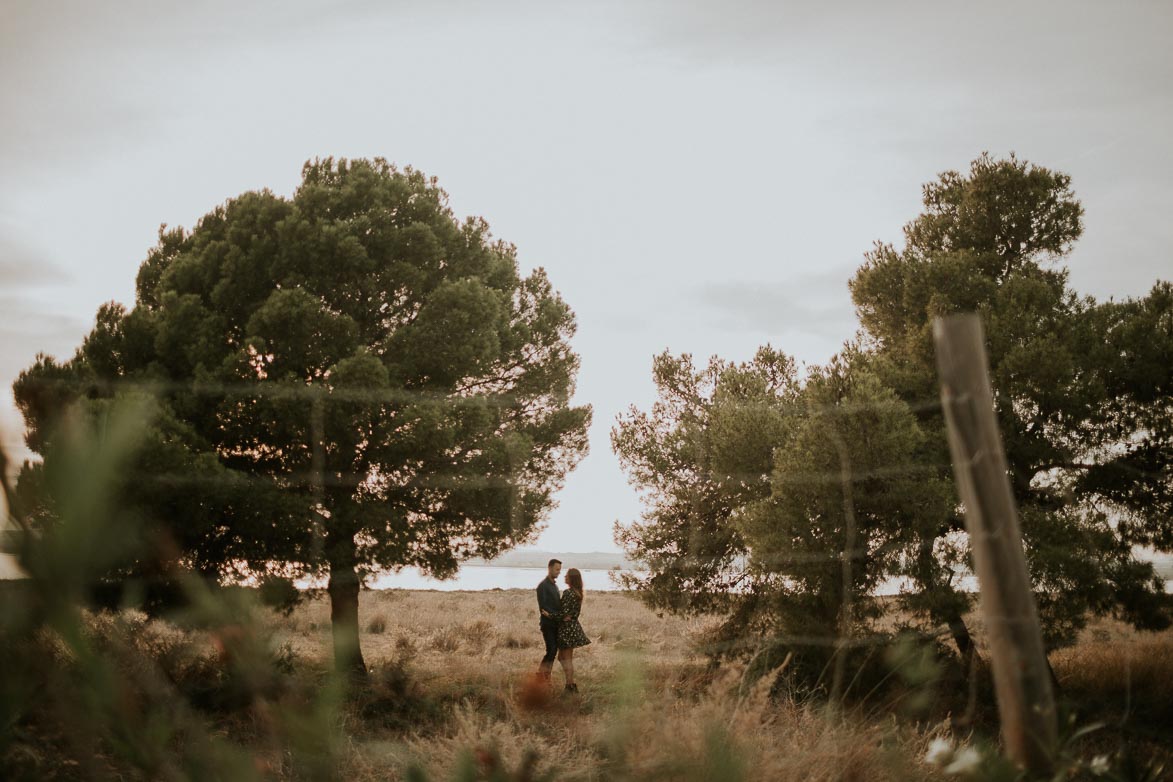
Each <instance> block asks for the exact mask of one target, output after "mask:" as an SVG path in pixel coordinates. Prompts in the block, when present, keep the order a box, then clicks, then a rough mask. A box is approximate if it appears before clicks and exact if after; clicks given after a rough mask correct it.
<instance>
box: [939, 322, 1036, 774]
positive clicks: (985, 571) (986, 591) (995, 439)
mask: <svg viewBox="0 0 1173 782" xmlns="http://www.w3.org/2000/svg"><path fill="white" fill-rule="evenodd" d="M933 340H934V342H935V344H936V350H937V370H938V373H939V376H940V382H941V404H942V406H943V407H944V410H945V422H946V426H947V429H948V434H949V451H950V454H951V455H952V457H953V473H954V476H955V477H956V479H957V489H958V493H959V495H960V497H961V501H962V503H963V504H964V506H965V525H966V528H967V529H968V530H969V539H970V547H971V549H972V551H973V562H974V568H975V569H976V570H977V577H978V584H979V587H980V604H981V612H982V617H983V619H984V621H985V625H986V632H987V635H988V637H989V642H990V661H991V666H992V669H993V674H994V691H995V694H996V695H997V697H998V713H999V716H1000V718H1001V723H1002V738H1003V741H1004V742H1005V745H1006V753H1007V755H1008V756H1009V757H1010V759H1011V760H1013V761H1015V762H1017V763H1020V764H1022V765H1024V766H1026V767H1027V768H1028V769H1030V770H1031V771H1034V772H1038V773H1047V772H1050V771H1051V770H1052V767H1053V764H1054V758H1055V752H1056V749H1057V744H1058V726H1057V725H1056V716H1055V700H1054V694H1053V693H1052V691H1051V676H1050V672H1049V669H1048V667H1047V659H1046V651H1045V649H1044V648H1043V637H1042V631H1041V630H1040V628H1039V616H1038V609H1037V608H1036V606H1035V600H1034V594H1033V593H1032V590H1031V583H1030V576H1029V575H1028V574H1027V570H1026V557H1025V555H1024V553H1023V549H1022V538H1021V536H1020V534H1019V526H1018V510H1017V507H1016V506H1015V503H1014V496H1013V494H1012V493H1011V489H1010V478H1009V474H1008V468H1007V465H1006V455H1005V453H1004V452H1003V450H1002V438H1001V435H1000V434H999V430H998V422H997V418H996V416H995V413H994V399H993V395H992V394H991V392H990V379H989V371H988V362H987V359H986V349H985V343H984V337H983V332H982V324H981V320H980V319H979V318H978V316H977V315H972V314H967V315H953V316H950V317H947V318H938V319H937V320H935V321H934V323H933Z"/></svg>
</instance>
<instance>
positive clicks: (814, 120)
mask: <svg viewBox="0 0 1173 782" xmlns="http://www.w3.org/2000/svg"><path fill="white" fill-rule="evenodd" d="M1170 40H1173V4H1171V3H1169V2H1167V0H1153V1H1152V2H1141V1H1139V0H1120V1H1119V2H1112V3H1109V2H1086V1H1084V2H1079V1H1078V0H1062V1H1061V2H1025V1H1024V0H1017V1H1016V2H980V3H976V2H947V1H945V0H932V1H931V2H928V1H926V2H921V1H920V0H916V1H912V0H893V1H892V2H884V3H877V2H871V0H866V1H865V0H859V1H856V2H842V3H835V2H830V1H822V0H820V1H818V2H784V1H783V0H775V1H774V2H758V1H756V0H722V1H721V2H716V0H712V1H711V2H699V1H697V0H625V1H624V2H607V1H606V0H596V1H595V2H589V3H582V2H580V3H563V2H556V1H555V0H544V1H542V2H516V1H515V0H500V1H495V0H479V1H478V2H454V1H447V0H430V1H429V2H422V1H421V2H405V1H402V0H400V1H393V0H388V1H386V2H375V0H370V1H369V2H361V1H358V0H356V1H353V2H333V3H326V2H314V1H313V0H279V1H274V2H251V3H250V2H243V0H212V1H210V2H196V1H195V0H186V2H182V3H180V2H174V3H172V2H160V1H159V0H142V1H141V2H139V1H130V2H105V3H91V2H55V1H54V0H27V1H26V0H0V381H3V382H2V386H3V396H2V397H0V435H2V437H3V442H4V446H5V447H6V448H7V449H8V450H9V451H10V452H12V453H16V454H17V455H23V454H24V453H25V452H24V449H23V446H22V444H21V430H20V419H19V416H18V415H17V413H16V412H15V409H14V408H13V405H12V398H11V383H12V380H13V379H14V378H15V376H16V374H17V373H18V372H19V371H20V370H21V369H22V368H24V367H26V366H28V365H29V363H31V361H32V360H33V357H34V355H35V354H36V353H37V352H46V353H49V354H52V355H56V356H58V357H61V358H67V357H68V356H69V355H71V354H72V352H73V350H74V348H75V347H76V346H77V345H78V344H79V343H80V341H81V338H82V336H83V335H84V334H85V333H86V332H87V331H88V329H89V327H90V325H91V323H92V319H93V316H94V312H95V311H96V309H97V307H98V305H100V304H101V303H103V302H105V301H109V300H112V299H114V300H118V301H121V302H124V303H127V304H128V305H129V304H132V303H133V283H134V276H135V272H136V270H137V268H138V265H139V263H140V262H141V261H142V260H143V258H144V257H145V256H146V253H147V250H148V248H149V247H150V246H151V245H152V244H153V243H154V241H155V238H156V234H157V231H158V227H159V225H160V223H167V224H168V225H172V226H175V225H183V226H189V227H190V226H191V225H193V224H194V223H195V221H196V220H197V219H198V218H199V217H200V216H201V215H203V214H204V213H206V212H207V211H208V210H209V209H210V208H211V207H213V206H214V205H216V204H218V203H220V202H222V201H223V200H225V199H226V198H229V197H232V196H235V195H238V194H239V193H241V192H243V191H246V190H251V189H258V188H263V187H268V188H270V189H272V190H273V191H275V192H277V193H280V194H290V193H291V192H292V190H293V189H294V187H295V186H296V184H297V181H298V177H299V174H300V169H301V165H302V163H303V162H304V161H305V160H307V159H309V158H312V157H316V156H325V155H334V156H344V157H360V156H382V157H386V158H388V159H389V160H392V161H395V162H397V163H400V164H410V165H413V166H415V167H417V168H420V169H422V170H424V171H425V172H427V173H428V174H431V175H435V176H437V177H439V180H440V183H441V185H442V186H444V187H445V189H446V190H447V191H448V192H449V193H450V195H451V205H452V207H453V209H454V210H455V211H456V212H457V214H458V215H462V216H463V215H481V216H483V217H485V218H486V219H487V220H488V221H489V224H490V225H491V226H492V227H493V231H494V233H495V235H497V236H498V237H500V238H503V239H506V240H508V241H511V242H513V243H515V244H516V245H517V246H518V248H519V253H520V259H521V263H522V265H523V267H524V268H525V269H526V270H528V269H529V268H532V267H535V266H544V267H545V268H546V269H547V270H548V271H549V274H550V277H551V279H552V280H553V281H554V284H555V285H556V287H557V288H558V289H559V290H560V291H561V292H562V294H563V296H564V297H565V298H566V299H567V301H568V302H569V303H570V304H571V306H572V307H573V308H574V310H575V311H576V313H577V314H578V319H579V334H578V337H577V340H576V347H577V349H578V350H579V352H580V353H581V355H582V374H581V376H580V379H579V386H578V398H579V400H580V401H582V402H589V403H591V404H592V405H594V409H595V423H594V427H593V429H592V431H591V449H592V452H591V455H590V456H589V457H588V458H587V460H586V461H585V462H584V463H583V464H582V465H581V467H580V468H579V469H578V471H577V472H576V473H575V474H574V475H573V476H572V477H571V478H570V480H569V482H568V485H567V487H566V489H565V491H564V492H563V493H562V495H561V497H560V500H561V506H560V507H559V509H558V510H557V511H555V513H554V514H553V516H552V517H551V519H550V523H549V526H548V528H547V530H546V531H545V533H544V534H543V535H542V537H541V539H540V540H539V545H540V546H541V547H543V548H547V549H557V550H578V551H587V550H612V549H614V548H615V546H614V543H613V542H612V540H611V525H612V523H613V522H614V521H615V520H616V519H619V520H624V521H628V520H631V519H633V518H635V517H636V516H637V514H638V512H639V504H638V501H637V498H636V496H635V494H634V493H633V491H632V490H631V489H630V488H629V487H628V486H627V484H626V481H625V479H624V477H623V474H622V473H621V471H620V470H619V467H618V464H617V463H616V460H615V458H614V456H613V455H612V454H611V452H610V447H609V443H608V432H609V430H610V428H611V426H612V425H613V423H614V420H615V416H616V415H617V414H618V413H620V412H621V411H622V410H624V409H625V408H626V407H627V406H628V405H629V404H632V403H634V404H637V405H640V406H646V405H647V404H648V403H650V401H651V399H652V393H653V389H652V385H651V382H650V373H649V370H650V366H651V359H652V356H653V355H654V354H656V353H658V352H660V351H662V350H664V349H669V350H672V351H673V352H678V353H679V352H689V353H692V354H694V355H695V356H697V357H698V358H704V357H707V356H708V355H710V354H714V353H716V354H720V355H722V356H724V357H727V358H731V359H744V358H748V357H749V356H750V355H751V354H752V353H753V351H754V349H755V348H756V347H757V346H758V345H760V344H763V343H765V342H770V343H772V344H774V345H775V346H777V347H779V348H781V349H783V350H785V351H787V352H789V353H791V354H793V355H795V356H796V357H797V358H799V359H800V360H801V361H804V362H808V363H817V362H822V361H825V360H826V359H827V358H828V357H829V356H830V355H831V354H832V353H834V352H835V351H836V350H837V349H838V347H839V346H840V344H841V343H842V342H843V340H845V339H847V338H848V337H850V335H851V334H852V332H853V331H854V329H855V328H856V321H855V317H854V315H853V312H852V307H851V302H850V299H849V296H848V292H847V287H846V281H847V279H848V277H849V276H850V274H851V273H852V271H853V270H854V268H855V267H856V266H857V265H858V264H859V263H860V261H861V258H862V254H863V253H864V252H865V251H866V250H867V249H868V248H869V247H870V246H871V245H872V243H873V241H875V240H877V239H879V240H884V241H893V242H897V243H899V240H900V228H901V226H902V225H903V224H904V223H905V222H907V221H908V220H910V219H912V218H913V217H914V216H915V215H916V214H917V212H918V208H919V205H920V200H919V199H920V191H921V185H922V184H923V183H924V182H926V181H928V180H930V179H932V178H934V177H935V175H936V174H937V173H938V172H941V171H944V170H947V169H960V170H964V169H965V168H966V167H967V166H968V164H969V161H971V160H972V159H973V158H975V157H977V156H978V155H979V154H980V153H981V152H982V151H983V150H988V151H989V152H991V153H992V154H994V155H997V156H1005V155H1007V154H1008V153H1009V152H1011V151H1014V152H1016V153H1017V155H1018V156H1019V158H1022V159H1026V160H1029V161H1031V162H1034V163H1037V164H1040V165H1044V166H1048V167H1051V168H1056V169H1059V170H1062V171H1065V172H1067V173H1069V174H1071V176H1072V177H1073V180H1074V181H1073V184H1074V188H1075V190H1076V193H1077V194H1078V196H1079V197H1080V198H1081V199H1082V201H1083V203H1084V206H1085V208H1086V210H1087V216H1086V232H1085V236H1084V238H1083V240H1082V241H1081V242H1080V244H1079V245H1078V247H1077V248H1076V250H1075V252H1074V253H1073V254H1072V256H1071V258H1070V267H1071V278H1072V282H1073V284H1074V286H1075V287H1076V288H1077V289H1078V290H1079V291H1081V292H1083V293H1090V294H1093V295H1095V296H1097V297H1103V298H1106V297H1109V296H1113V297H1117V298H1120V297H1125V296H1136V295H1142V294H1144V293H1146V292H1147V291H1148V289H1149V288H1150V287H1151V286H1152V283H1153V282H1154V281H1155V280H1156V279H1157V278H1159V277H1162V278H1165V279H1168V278H1169V277H1170V276H1173V260H1171V258H1173V256H1171V248H1173V219H1170V215H1171V214H1173V184H1171V183H1173V151H1171V149H1170V146H1169V143H1170V142H1169V140H1170V139H1173V89H1171V87H1170V85H1173V56H1171V55H1170V53H1169V52H1170V47H1169V41H1170Z"/></svg>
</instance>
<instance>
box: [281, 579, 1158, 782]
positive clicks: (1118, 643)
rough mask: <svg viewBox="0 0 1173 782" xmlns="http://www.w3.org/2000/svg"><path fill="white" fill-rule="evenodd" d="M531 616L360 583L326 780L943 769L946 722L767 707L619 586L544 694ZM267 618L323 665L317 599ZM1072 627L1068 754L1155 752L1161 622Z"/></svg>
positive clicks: (812, 776)
mask: <svg viewBox="0 0 1173 782" xmlns="http://www.w3.org/2000/svg"><path fill="white" fill-rule="evenodd" d="M534 614H535V607H534V597H533V594H532V592H530V591H528V590H511V591H491V592H415V591H378V592H364V593H363V595H362V601H361V606H360V620H361V627H362V643H363V649H364V653H365V655H366V659H367V662H368V665H369V666H370V667H371V668H372V669H373V670H374V671H375V675H374V682H375V689H376V691H378V690H380V688H382V690H383V691H384V692H386V693H387V697H386V698H384V699H382V700H378V701H376V702H375V703H372V704H371V705H370V707H369V708H363V707H361V706H360V707H357V708H353V709H348V710H346V711H345V712H344V714H345V715H346V716H345V717H344V720H345V725H343V731H342V735H344V736H345V737H346V746H345V747H342V748H340V753H339V755H340V757H341V762H342V764H343V765H344V766H345V769H344V773H343V775H342V776H343V777H344V778H347V779H351V780H355V781H356V782H357V781H359V780H376V779H400V778H404V775H405V774H406V773H407V770H408V769H409V768H410V767H412V766H416V767H418V768H421V769H423V770H424V771H425V774H426V778H427V779H432V780H447V779H450V778H453V777H454V774H456V773H457V771H458V768H457V766H458V764H460V763H461V760H462V758H466V757H467V756H468V755H469V753H473V756H474V757H475V756H477V753H479V754H480V756H481V757H482V758H485V757H488V755H487V753H489V752H493V751H495V752H497V753H499V756H500V758H501V761H502V765H503V766H504V767H505V768H507V769H512V768H516V767H518V766H520V764H522V762H523V758H524V757H525V756H526V755H527V753H530V752H533V753H536V770H537V771H539V772H543V773H548V774H550V775H552V778H554V779H559V780H606V779H694V780H702V779H769V780H790V779H793V780H800V779H801V780H859V781H861V782H862V781H864V780H917V779H934V778H947V777H946V776H945V775H944V774H943V772H942V771H941V770H940V769H938V768H935V767H932V766H930V765H929V764H927V763H926V762H925V760H924V758H925V754H926V751H927V749H928V747H929V745H930V743H931V742H932V741H933V739H935V738H940V737H948V738H950V739H951V740H955V741H961V742H964V741H966V739H967V737H966V736H955V735H951V733H950V728H949V727H948V721H940V722H933V721H930V722H920V723H915V722H913V721H910V720H901V719H897V718H895V717H893V716H892V715H890V714H879V713H877V712H875V711H872V712H855V711H849V712H848V713H846V714H842V713H841V714H839V715H836V716H830V715H828V714H827V712H826V711H825V710H824V709H823V708H822V707H821V706H817V705H815V704H801V703H793V702H788V701H785V700H783V701H782V702H778V701H773V702H771V701H770V700H769V699H768V698H767V697H766V692H765V691H764V689H763V688H761V687H756V688H750V689H749V690H748V691H746V690H745V689H744V688H739V673H740V672H739V671H738V670H736V669H730V670H727V671H723V672H722V673H720V674H718V675H717V676H715V677H713V676H709V675H707V674H706V671H705V665H704V660H703V658H701V657H700V656H699V655H697V654H696V653H695V652H694V649H693V647H694V643H695V641H696V639H697V637H698V635H699V634H700V633H701V632H703V631H704V629H705V628H706V624H705V623H704V622H703V621H698V620H685V619H681V618H678V617H672V616H658V615H657V614H655V613H654V612H652V611H650V610H648V609H647V608H646V607H644V606H643V605H642V604H641V603H639V602H638V601H637V600H635V599H633V598H631V597H629V596H627V595H624V594H621V593H602V592H595V593H589V594H588V596H587V602H586V603H585V605H584V608H583V614H582V623H583V626H584V628H585V629H586V631H587V633H588V635H589V636H590V637H591V639H592V641H593V643H592V644H591V645H590V646H588V647H586V648H585V649H584V650H580V653H579V657H578V659H577V665H576V671H577V677H576V678H577V680H578V682H579V688H580V690H581V693H580V695H579V696H578V697H570V698H566V697H563V696H562V695H561V694H560V693H559V692H558V691H559V690H560V689H561V672H560V670H559V669H557V668H556V669H555V685H556V688H555V692H554V693H553V694H552V695H551V694H548V692H547V691H545V690H542V689H541V688H538V689H535V688H534V686H533V684H532V681H531V679H530V675H531V673H532V672H533V671H534V669H535V668H536V665H537V661H538V659H539V658H540V656H541V654H542V648H541V637H540V634H539V633H538V630H537V621H536V618H535V616H534ZM267 621H269V622H271V625H270V627H269V628H268V629H269V630H270V631H271V632H272V634H273V638H274V642H275V643H277V644H288V646H289V647H290V648H291V649H292V651H293V653H294V656H295V658H296V659H297V660H298V664H299V665H305V666H308V667H309V668H311V669H324V668H326V667H327V666H328V664H329V655H330V626H329V608H328V605H327V603H326V602H325V601H324V600H321V599H318V600H314V601H310V602H308V603H305V604H303V605H302V606H300V607H299V608H298V609H297V610H296V611H295V612H294V613H293V614H292V615H291V616H289V617H280V616H276V615H273V616H272V617H271V618H270V619H268V620H267ZM1085 635H1086V638H1085V639H1084V641H1083V642H1082V643H1081V644H1080V645H1078V646H1076V647H1073V648H1072V649H1068V650H1065V651H1063V652H1060V653H1057V654H1056V656H1055V657H1054V659H1053V663H1054V666H1055V670H1056V673H1057V676H1058V678H1059V680H1060V682H1061V683H1062V684H1063V686H1064V691H1065V693H1066V694H1069V695H1072V696H1075V697H1078V698H1080V699H1081V700H1086V701H1087V702H1088V703H1089V704H1091V706H1092V707H1093V710H1094V712H1095V714H1093V715H1090V716H1085V715H1080V717H1079V719H1080V724H1086V722H1088V721H1090V719H1092V717H1095V718H1096V719H1108V720H1110V721H1112V724H1111V725H1110V726H1109V728H1110V729H1109V730H1106V731H1100V732H1099V736H1098V737H1095V736H1093V737H1089V738H1087V739H1084V740H1082V743H1081V744H1080V746H1079V747H1076V748H1074V750H1073V751H1074V752H1075V753H1076V754H1088V753H1093V752H1096V753H1101V752H1102V753H1111V752H1112V751H1113V750H1114V749H1118V748H1119V746H1120V742H1121V741H1122V740H1125V739H1127V738H1128V737H1129V736H1130V735H1131V734H1130V732H1129V731H1130V730H1131V726H1133V725H1137V723H1138V720H1140V726H1141V727H1140V731H1141V732H1140V734H1138V735H1139V736H1140V738H1139V741H1140V746H1141V747H1142V749H1143V750H1144V751H1145V752H1150V751H1158V752H1159V751H1160V746H1161V745H1162V744H1163V743H1164V742H1165V740H1166V738H1167V737H1168V736H1169V735H1170V732H1169V730H1168V726H1169V724H1170V723H1169V722H1168V719H1169V716H1170V715H1169V713H1168V710H1169V708H1170V706H1169V704H1171V703H1173V635H1171V634H1169V633H1164V634H1147V635H1143V636H1140V635H1136V634H1134V633H1131V632H1129V631H1127V630H1126V629H1124V628H1122V627H1121V626H1117V625H1114V624H1112V623H1103V624H1100V625H1097V626H1095V627H1093V628H1091V629H1089V631H1088V632H1087V633H1086V634H1085ZM1154 721H1155V722H1154ZM1145 731H1148V733H1147V734H1146V733H1145ZM1154 748H1155V749H1154ZM1089 757H1090V755H1089ZM948 778H956V777H955V776H954V777H948Z"/></svg>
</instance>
